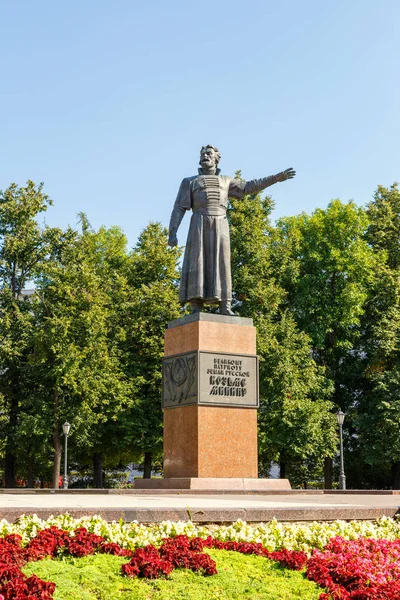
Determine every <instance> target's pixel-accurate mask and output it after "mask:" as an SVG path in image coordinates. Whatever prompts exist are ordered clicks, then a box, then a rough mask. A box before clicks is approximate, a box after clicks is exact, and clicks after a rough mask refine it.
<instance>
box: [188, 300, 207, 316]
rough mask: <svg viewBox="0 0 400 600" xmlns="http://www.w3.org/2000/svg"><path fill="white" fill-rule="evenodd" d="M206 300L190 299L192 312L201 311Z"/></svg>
mask: <svg viewBox="0 0 400 600" xmlns="http://www.w3.org/2000/svg"><path fill="white" fill-rule="evenodd" d="M203 306H204V302H203V300H191V301H190V309H191V310H190V312H191V314H192V315H193V314H195V313H199V312H201V311H202V310H203Z"/></svg>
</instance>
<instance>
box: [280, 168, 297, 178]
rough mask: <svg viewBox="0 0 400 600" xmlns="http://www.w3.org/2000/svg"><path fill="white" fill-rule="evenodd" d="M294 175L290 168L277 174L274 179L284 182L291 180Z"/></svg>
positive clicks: (294, 172)
mask: <svg viewBox="0 0 400 600" xmlns="http://www.w3.org/2000/svg"><path fill="white" fill-rule="evenodd" d="M295 175H296V171H295V170H294V169H292V167H290V169H285V170H284V171H281V172H280V173H277V174H276V175H275V177H276V180H277V181H286V179H293V177H294V176H295Z"/></svg>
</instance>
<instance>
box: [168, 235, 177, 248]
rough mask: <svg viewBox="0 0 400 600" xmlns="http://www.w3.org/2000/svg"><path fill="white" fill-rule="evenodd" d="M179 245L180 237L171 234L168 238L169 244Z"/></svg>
mask: <svg viewBox="0 0 400 600" xmlns="http://www.w3.org/2000/svg"><path fill="white" fill-rule="evenodd" d="M177 245H178V238H177V237H176V235H174V234H171V235H170V236H169V238H168V246H172V247H174V246H177Z"/></svg>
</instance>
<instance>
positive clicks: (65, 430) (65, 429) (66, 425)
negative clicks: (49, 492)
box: [62, 421, 71, 490]
mask: <svg viewBox="0 0 400 600" xmlns="http://www.w3.org/2000/svg"><path fill="white" fill-rule="evenodd" d="M62 428H63V433H64V436H65V450H64V477H63V489H64V490H67V489H68V475H67V444H68V434H69V430H70V429H71V425H70V424H69V423H68V422H67V421H66V422H65V423H64V425H63V426H62Z"/></svg>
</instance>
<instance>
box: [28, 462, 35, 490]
mask: <svg viewBox="0 0 400 600" xmlns="http://www.w3.org/2000/svg"><path fill="white" fill-rule="evenodd" d="M34 463H35V459H34V457H33V456H32V455H29V456H28V478H27V482H26V487H28V488H33V487H35V476H34V472H33V467H34Z"/></svg>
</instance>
